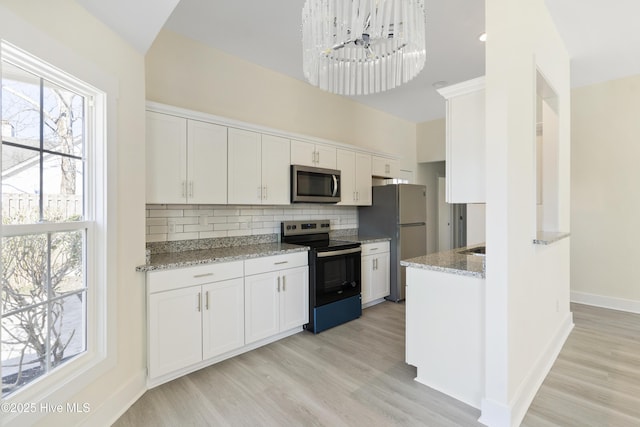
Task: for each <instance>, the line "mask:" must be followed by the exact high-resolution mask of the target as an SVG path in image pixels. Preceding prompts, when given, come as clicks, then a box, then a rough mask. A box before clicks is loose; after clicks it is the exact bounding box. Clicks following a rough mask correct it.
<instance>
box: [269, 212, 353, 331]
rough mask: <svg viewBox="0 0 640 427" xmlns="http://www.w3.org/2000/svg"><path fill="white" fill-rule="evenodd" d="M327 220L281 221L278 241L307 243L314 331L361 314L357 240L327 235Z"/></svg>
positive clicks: (312, 326) (311, 317) (310, 328)
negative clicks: (334, 237) (351, 240)
mask: <svg viewBox="0 0 640 427" xmlns="http://www.w3.org/2000/svg"><path fill="white" fill-rule="evenodd" d="M329 229H330V223H329V220H315V221H284V222H282V224H281V227H280V230H281V231H280V234H281V241H282V242H284V243H290V244H295V245H303V246H308V247H310V248H311V249H310V250H309V323H308V324H307V325H305V328H306V329H307V330H309V331H312V332H314V333H318V332H322V331H324V330H326V329H329V328H332V327H334V326H337V325H340V324H342V323H345V322H348V321H350V320H353V319H357V318H358V317H360V316H361V315H362V298H361V296H360V293H361V290H362V286H361V282H360V280H361V267H360V252H361V248H360V243H359V242H349V241H342V240H331V239H330V238H329Z"/></svg>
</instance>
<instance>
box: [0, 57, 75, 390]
mask: <svg viewBox="0 0 640 427" xmlns="http://www.w3.org/2000/svg"><path fill="white" fill-rule="evenodd" d="M31 71H32V70H30V71H27V70H25V69H23V68H21V67H19V66H16V65H14V64H11V63H9V62H3V63H2V97H1V100H2V110H1V117H2V178H1V183H2V224H3V226H2V241H1V251H0V252H1V262H2V264H1V268H2V275H1V280H2V282H1V296H2V309H1V313H2V326H1V328H0V341H1V344H0V350H1V356H2V357H1V365H0V371H1V373H2V395H3V397H4V396H7V395H8V394H10V393H12V392H14V391H16V390H18V389H19V388H20V387H22V386H24V385H26V384H29V383H30V382H31V381H33V380H35V379H37V378H39V377H41V376H43V375H46V374H47V373H48V372H50V371H51V370H53V369H55V368H56V367H57V366H59V365H61V364H63V363H64V362H66V361H68V360H70V359H72V358H73V357H75V356H77V355H79V354H81V353H83V352H85V351H86V346H87V344H86V343H87V337H86V315H87V313H86V296H87V283H86V247H87V230H88V222H87V217H86V216H87V213H86V209H85V195H84V189H85V175H86V174H85V134H86V130H85V128H86V123H85V117H86V109H87V102H88V99H87V97H85V96H83V95H81V94H80V93H78V92H77V91H74V90H71V89H68V88H66V87H63V86H61V85H58V84H55V83H54V82H52V81H49V80H47V79H46V78H43V77H41V76H39V75H37V74H34V73H33V72H31Z"/></svg>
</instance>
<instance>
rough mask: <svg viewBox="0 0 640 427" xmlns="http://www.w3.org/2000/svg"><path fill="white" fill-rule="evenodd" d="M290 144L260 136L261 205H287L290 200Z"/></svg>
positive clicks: (275, 138)
mask: <svg viewBox="0 0 640 427" xmlns="http://www.w3.org/2000/svg"><path fill="white" fill-rule="evenodd" d="M290 145H291V144H290V143H289V140H288V139H286V138H280V137H277V136H273V135H262V203H263V204H268V205H288V204H289V203H290V199H291V193H290V190H289V185H290V167H289V165H290V155H289V151H290Z"/></svg>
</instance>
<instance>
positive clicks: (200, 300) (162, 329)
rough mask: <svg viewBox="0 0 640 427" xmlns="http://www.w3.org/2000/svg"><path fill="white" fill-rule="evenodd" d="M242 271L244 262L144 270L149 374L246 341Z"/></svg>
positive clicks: (169, 370) (177, 366) (152, 375)
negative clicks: (146, 294)
mask: <svg viewBox="0 0 640 427" xmlns="http://www.w3.org/2000/svg"><path fill="white" fill-rule="evenodd" d="M242 275H243V264H242V261H236V262H230V263H222V264H212V265H207V266H198V267H189V268H182V269H176V270H167V271H158V272H150V273H148V275H147V291H148V293H149V297H148V298H149V299H148V310H149V311H148V315H149V316H148V319H149V320H148V322H149V324H148V340H149V343H148V346H149V377H150V378H155V377H159V376H162V375H165V374H167V373H170V372H173V371H176V370H179V369H181V368H184V367H186V366H189V365H192V364H194V363H197V362H201V361H202V360H204V359H207V358H210V357H214V356H217V355H219V354H222V353H224V352H226V351H230V350H234V349H236V348H239V347H242V346H243V345H244V317H243V316H242V314H243V311H244V307H243V295H244V287H243V280H242ZM220 298H224V300H223V301H221V300H220Z"/></svg>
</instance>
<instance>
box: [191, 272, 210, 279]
mask: <svg viewBox="0 0 640 427" xmlns="http://www.w3.org/2000/svg"><path fill="white" fill-rule="evenodd" d="M209 276H213V273H204V274H196V275H194V276H193V278H194V279H199V278H200V277H209Z"/></svg>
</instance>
